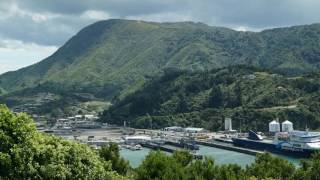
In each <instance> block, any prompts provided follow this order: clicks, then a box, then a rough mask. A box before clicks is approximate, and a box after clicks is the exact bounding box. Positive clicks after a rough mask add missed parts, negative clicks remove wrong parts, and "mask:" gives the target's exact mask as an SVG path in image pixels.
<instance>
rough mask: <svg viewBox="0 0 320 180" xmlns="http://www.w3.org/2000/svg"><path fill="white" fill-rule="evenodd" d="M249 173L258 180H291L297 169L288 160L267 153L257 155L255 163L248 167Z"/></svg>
mask: <svg viewBox="0 0 320 180" xmlns="http://www.w3.org/2000/svg"><path fill="white" fill-rule="evenodd" d="M247 171H248V173H249V174H250V175H253V176H255V177H257V178H258V179H266V178H272V179H289V178H290V177H292V175H293V173H294V172H295V167H294V165H293V164H291V163H289V162H288V161H286V160H283V159H280V158H276V157H273V156H272V155H271V154H269V153H265V154H259V155H257V158H256V160H255V162H254V163H253V164H252V165H250V166H249V167H247Z"/></svg>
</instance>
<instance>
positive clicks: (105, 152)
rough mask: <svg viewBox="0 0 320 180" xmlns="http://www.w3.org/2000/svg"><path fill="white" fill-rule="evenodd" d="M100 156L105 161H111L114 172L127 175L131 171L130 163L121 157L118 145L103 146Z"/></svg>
mask: <svg viewBox="0 0 320 180" xmlns="http://www.w3.org/2000/svg"><path fill="white" fill-rule="evenodd" d="M99 155H100V157H102V158H103V159H104V160H106V161H110V162H111V165H112V170H114V171H117V172H118V173H119V174H122V175H125V174H127V172H128V170H129V169H130V165H129V162H128V161H126V160H125V159H123V158H122V157H121V156H120V152H119V147H118V144H116V143H110V144H108V145H106V146H102V148H101V149H100V150H99Z"/></svg>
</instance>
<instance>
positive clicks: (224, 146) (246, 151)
mask: <svg viewBox="0 0 320 180" xmlns="http://www.w3.org/2000/svg"><path fill="white" fill-rule="evenodd" d="M196 143H197V144H199V145H203V146H209V147H214V148H219V149H225V150H228V151H234V152H239V153H244V154H249V155H254V156H255V155H257V154H261V153H264V152H263V151H257V150H253V149H246V148H241V147H236V146H233V145H232V144H230V143H217V142H206V141H196Z"/></svg>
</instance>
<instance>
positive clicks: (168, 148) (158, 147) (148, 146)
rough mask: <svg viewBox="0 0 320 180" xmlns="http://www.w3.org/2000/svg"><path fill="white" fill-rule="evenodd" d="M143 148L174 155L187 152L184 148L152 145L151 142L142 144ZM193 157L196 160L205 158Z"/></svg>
mask: <svg viewBox="0 0 320 180" xmlns="http://www.w3.org/2000/svg"><path fill="white" fill-rule="evenodd" d="M141 146H142V147H145V148H149V149H153V150H160V151H164V152H169V153H173V152H175V151H181V150H185V149H183V148H179V147H175V146H170V145H166V144H163V145H160V144H156V143H151V142H146V143H141ZM191 154H192V155H193V158H194V159H202V158H203V156H202V155H199V154H194V153H191Z"/></svg>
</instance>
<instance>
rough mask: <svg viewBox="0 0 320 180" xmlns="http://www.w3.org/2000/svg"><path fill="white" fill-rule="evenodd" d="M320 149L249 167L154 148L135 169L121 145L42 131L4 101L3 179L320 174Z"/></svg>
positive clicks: (177, 179) (183, 179) (266, 157)
mask: <svg viewBox="0 0 320 180" xmlns="http://www.w3.org/2000/svg"><path fill="white" fill-rule="evenodd" d="M319 170H320V154H314V156H313V157H312V159H310V160H308V161H306V160H303V161H301V165H300V166H299V167H295V166H294V165H293V164H291V163H289V162H288V161H286V160H283V159H280V158H277V157H273V156H272V155H270V154H261V155H258V156H257V157H256V160H255V162H253V163H252V164H251V165H248V166H247V167H245V168H241V167H240V166H238V165H236V164H228V165H217V164H216V163H215V161H214V159H212V158H210V157H205V158H204V159H203V160H192V155H191V154H189V153H188V152H187V151H176V152H174V153H173V154H172V155H167V154H165V153H162V152H159V151H151V152H150V153H149V154H148V155H147V156H146V158H145V159H144V160H143V162H142V163H141V164H140V166H139V167H137V168H132V167H130V165H129V163H128V161H126V160H124V159H123V158H122V157H121V156H120V154H119V148H118V145H117V144H113V143H111V144H109V145H106V146H103V147H102V148H101V149H99V150H93V149H91V148H90V147H89V146H87V145H83V144H78V143H77V142H72V141H67V140H64V139H62V138H60V137H55V136H52V135H47V134H43V133H40V132H38V131H37V130H36V128H35V124H34V122H33V120H32V119H31V118H30V117H28V116H27V115H26V114H15V113H12V112H11V111H9V109H8V108H7V107H5V106H3V105H1V106H0V179H57V180H58V179H59V180H60V179H61V180H62V179H77V180H78V179H92V180H97V179H98V180H99V179H101V180H102V179H103V180H106V179H110V180H111V179H114V180H121V179H123V180H124V179H130V180H131V179H136V180H154V179H159V180H160V179H161V180H200V179H201V180H210V179H217V180H232V179H243V180H247V179H295V180H299V179H301V180H314V179H320V174H319Z"/></svg>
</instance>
